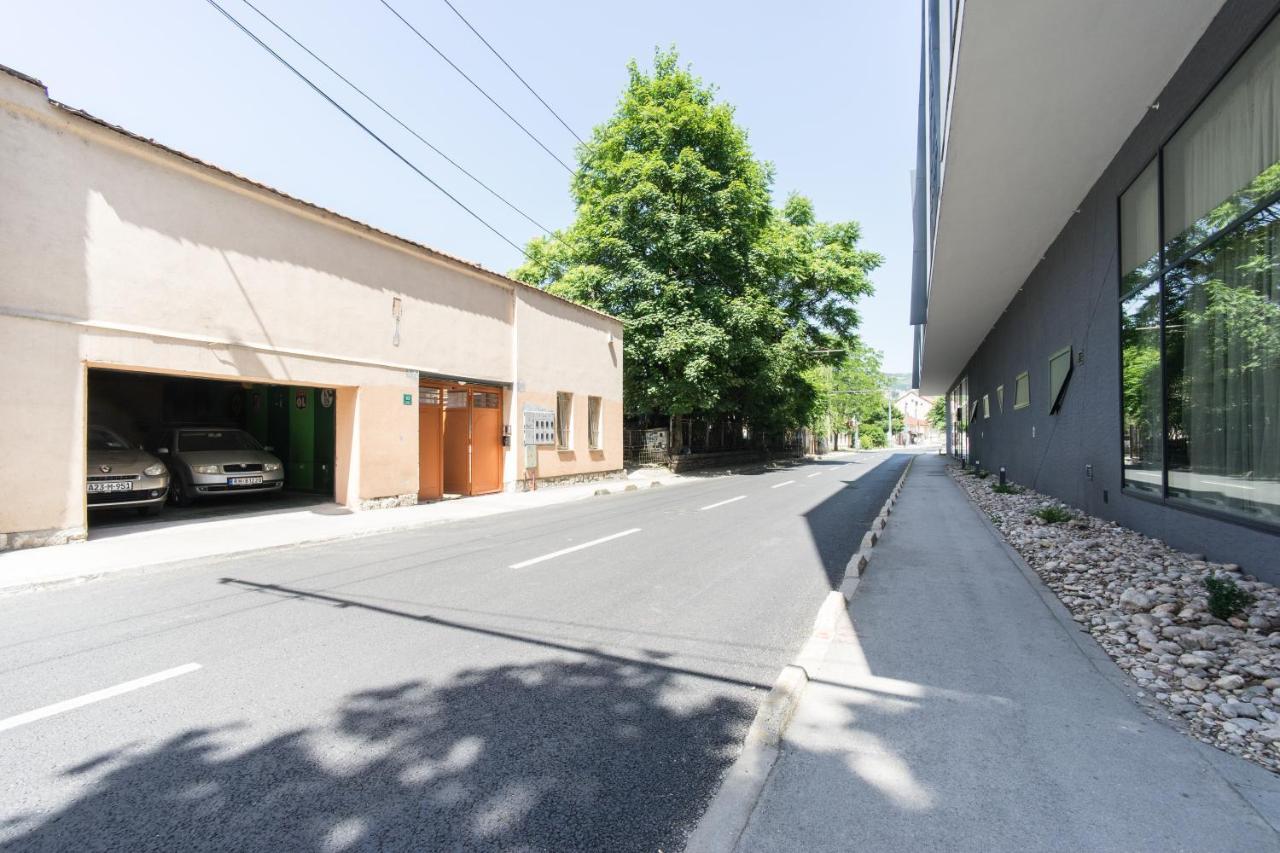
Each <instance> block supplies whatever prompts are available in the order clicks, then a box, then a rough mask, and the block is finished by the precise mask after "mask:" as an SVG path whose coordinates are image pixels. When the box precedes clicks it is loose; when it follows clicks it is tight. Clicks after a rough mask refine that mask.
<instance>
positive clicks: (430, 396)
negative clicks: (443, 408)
mask: <svg viewBox="0 0 1280 853" xmlns="http://www.w3.org/2000/svg"><path fill="white" fill-rule="evenodd" d="M418 405H419V406H438V405H440V389H439V388H432V387H431V386H429V385H424V386H422V387H421V388H419V389H418Z"/></svg>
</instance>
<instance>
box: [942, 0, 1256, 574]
mask: <svg viewBox="0 0 1280 853" xmlns="http://www.w3.org/2000/svg"><path fill="white" fill-rule="evenodd" d="M1277 9H1280V2H1275V0H1268V2H1253V1H1252V0H1232V2H1229V3H1227V5H1226V6H1225V7H1224V8H1223V10H1222V12H1221V13H1220V14H1219V16H1218V17H1217V18H1216V19H1215V20H1214V22H1213V24H1212V25H1211V26H1210V27H1209V29H1208V30H1207V31H1206V33H1205V35H1204V37H1203V38H1202V39H1201V41H1200V42H1199V43H1198V44H1197V45H1196V47H1195V48H1194V49H1193V50H1192V51H1191V53H1190V54H1189V55H1188V57H1187V59H1186V61H1185V62H1184V63H1183V65H1182V66H1181V68H1180V69H1179V70H1178V72H1177V73H1176V74H1175V75H1174V77H1173V78H1172V79H1171V80H1170V82H1169V84H1168V86H1167V87H1166V89H1165V90H1164V91H1163V92H1160V93H1152V98H1151V100H1152V103H1156V102H1158V103H1159V104H1160V108H1159V110H1150V111H1148V113H1147V115H1146V116H1145V118H1143V120H1142V121H1141V122H1140V123H1139V124H1138V126H1137V127H1136V128H1135V130H1134V131H1133V133H1132V135H1131V136H1130V137H1129V139H1128V140H1127V141H1126V142H1125V144H1124V145H1123V146H1122V148H1121V150H1120V151H1119V153H1118V154H1117V155H1116V157H1115V159H1114V160H1113V161H1112V162H1111V164H1110V165H1109V166H1108V168H1107V169H1106V171H1105V172H1104V173H1103V174H1102V176H1101V177H1100V178H1099V180H1098V181H1097V183H1096V184H1095V185H1094V186H1093V188H1092V189H1091V190H1090V191H1089V193H1088V195H1087V196H1086V197H1085V198H1084V199H1083V200H1082V201H1081V203H1080V209H1079V213H1077V214H1076V215H1075V216H1073V217H1072V219H1071V221H1070V222H1069V223H1068V224H1067V225H1066V227H1065V228H1063V230H1062V232H1061V233H1060V234H1059V235H1058V237H1057V238H1056V240H1055V241H1054V242H1053V244H1052V245H1051V246H1050V247H1049V249H1048V251H1047V252H1046V253H1045V257H1044V260H1043V261H1041V263H1040V264H1039V265H1038V266H1037V267H1036V269H1035V270H1034V271H1033V272H1032V274H1031V275H1030V276H1029V277H1028V278H1027V280H1026V282H1025V284H1024V285H1023V288H1022V290H1021V292H1020V293H1019V294H1018V295H1017V296H1016V297H1015V298H1014V299H1013V300H1012V301H1011V302H1010V304H1009V306H1008V308H1007V309H1006V310H1005V312H1004V314H1002V315H1001V316H1000V318H999V319H998V320H997V321H996V322H995V325H994V328H993V329H992V330H991V332H990V333H989V334H988V335H987V337H986V339H985V340H984V341H983V343H982V345H981V346H980V347H979V349H978V351H977V352H976V353H975V354H974V355H973V357H972V359H971V360H970V361H969V363H968V365H967V367H966V368H965V371H964V372H962V373H959V374H957V376H956V378H957V380H958V379H959V378H960V377H961V376H965V375H967V376H968V378H969V400H970V404H971V405H972V403H973V401H975V400H977V401H980V400H981V399H982V396H983V395H984V394H989V395H990V398H991V418H990V419H987V420H984V419H983V418H982V416H981V407H980V408H979V414H978V417H977V418H976V419H975V420H974V421H973V425H972V429H971V430H970V439H971V443H972V451H971V453H970V458H971V459H973V460H975V461H979V462H981V464H982V466H983V467H985V468H988V469H991V470H995V469H997V468H999V467H1000V466H1005V467H1006V468H1007V469H1008V471H1009V476H1010V477H1011V478H1012V479H1014V480H1015V481H1017V482H1020V483H1025V484H1028V485H1030V486H1032V487H1033V488H1035V489H1036V490H1038V491H1041V492H1045V493H1047V494H1050V495H1054V496H1055V497H1058V498H1060V499H1062V500H1064V501H1066V502H1067V503H1070V504H1072V505H1074V506H1077V507H1080V508H1082V509H1084V510H1085V511H1087V512H1089V513H1091V514H1094V515H1099V516H1102V517H1106V518H1112V519H1115V520H1117V521H1119V522H1120V523H1121V524H1124V525H1126V526H1128V527H1131V528H1133V529H1135V530H1139V531H1142V532H1144V533H1147V534H1149V535H1151V536H1156V537H1158V538H1160V539H1163V540H1165V541H1167V542H1169V543H1170V544H1172V545H1173V546H1175V547H1177V548H1181V549H1184V550H1188V551H1191V552H1196V553H1204V554H1207V555H1208V556H1209V557H1210V558H1211V559H1218V560H1224V561H1231V562H1237V563H1240V564H1241V565H1243V566H1245V567H1246V568H1247V569H1248V570H1249V571H1251V572H1253V573H1254V574H1256V575H1258V576H1259V577H1263V578H1266V579H1268V580H1270V581H1272V582H1280V536H1277V535H1276V534H1274V533H1270V532H1267V531H1263V530H1258V529H1254V528H1250V527H1246V526H1243V525H1239V524H1234V523H1231V522H1226V521H1222V520H1219V519H1215V518H1212V517H1208V516H1205V515H1200V514H1197V513H1194V512H1190V511H1186V510H1181V509H1175V508H1172V507H1166V506H1162V505H1160V504H1157V503H1152V502H1150V501H1146V500H1143V499H1140V498H1135V497H1132V496H1129V495H1126V494H1122V493H1121V489H1120V485H1121V446H1120V438H1121V426H1120V355H1119V324H1120V321H1119V305H1118V301H1119V271H1118V242H1119V237H1118V235H1119V223H1118V219H1117V216H1118V213H1117V199H1118V198H1119V196H1120V193H1121V192H1122V191H1123V190H1124V188H1125V187H1126V186H1127V185H1128V184H1129V183H1130V182H1131V181H1132V180H1133V178H1135V177H1136V176H1137V174H1138V173H1139V172H1140V171H1141V170H1142V169H1143V168H1144V167H1145V166H1146V165H1147V163H1149V162H1150V160H1151V158H1152V157H1154V156H1155V154H1156V152H1157V150H1158V149H1159V147H1160V145H1161V144H1162V143H1163V142H1164V141H1165V140H1166V139H1167V138H1168V137H1169V136H1170V135H1171V134H1172V133H1173V131H1174V130H1175V129H1176V128H1177V126H1178V125H1179V124H1180V123H1181V122H1182V121H1183V120H1184V119H1185V118H1186V117H1187V115H1189V114H1190V112H1191V111H1192V110H1193V109H1194V107H1195V105H1196V104H1197V103H1198V102H1199V100H1200V99H1201V98H1202V97H1203V96H1204V95H1205V94H1206V93H1207V92H1208V91H1209V90H1210V88H1212V86H1213V84H1214V83H1215V82H1216V81H1217V79H1218V78H1219V77H1220V76H1221V75H1222V74H1223V73H1224V72H1225V71H1226V69H1227V68H1228V67H1229V65H1230V64H1231V62H1232V60H1233V59H1234V58H1235V57H1236V56H1238V55H1239V53H1240V52H1241V51H1242V50H1243V49H1244V48H1245V47H1246V46H1247V45H1248V43H1249V42H1250V41H1251V40H1252V38H1253V36H1254V35H1255V34H1256V33H1257V32H1259V31H1260V29H1261V28H1262V26H1263V25H1265V23H1266V22H1267V21H1268V20H1270V18H1271V16H1272V15H1273V14H1274V13H1275V12H1276V11H1277ZM1049 168H1051V166H1049ZM1069 344H1070V345H1072V346H1073V347H1074V348H1075V352H1076V354H1077V355H1078V356H1083V361H1082V362H1080V361H1078V362H1077V363H1076V364H1075V367H1074V374H1073V376H1072V378H1071V382H1070V385H1069V387H1068V391H1067V394H1066V398H1065V401H1064V404H1063V406H1062V409H1061V411H1060V412H1059V413H1058V414H1056V415H1050V414H1049V413H1048V408H1049V399H1048V394H1049V368H1048V358H1049V356H1050V355H1052V354H1053V353H1055V352H1056V351H1058V350H1059V349H1061V348H1063V347H1065V346H1067V345H1069ZM1023 371H1027V372H1028V373H1029V376H1030V384H1031V406H1030V407H1029V408H1025V409H1022V410H1019V411H1014V410H1013V397H1014V380H1015V377H1016V376H1017V375H1018V374H1019V373H1021V372H1023ZM997 385H1004V411H1003V412H1000V411H999V408H998V406H997V402H996V397H995V389H996V386H997ZM1089 465H1091V466H1092V468H1093V479H1092V480H1090V479H1088V477H1087V476H1086V466H1089Z"/></svg>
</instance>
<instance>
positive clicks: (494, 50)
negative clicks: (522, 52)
mask: <svg viewBox="0 0 1280 853" xmlns="http://www.w3.org/2000/svg"><path fill="white" fill-rule="evenodd" d="M444 5H446V6H448V7H449V9H450V10H451V11H452V12H453V14H455V15H457V16H458V20H460V21H462V23H464V24H466V25H467V29H469V30H471V32H473V33H475V37H476V38H478V39H480V41H481V42H483V43H484V46H485V47H487V48H489V52H490V53H492V54H493V55H494V56H496V57H498V61H499V62H501V63H502V64H503V65H505V66H507V70H508V71H510V72H511V73H512V74H514V75H515V76H516V79H517V80H519V81H520V82H521V83H523V84H524V87H525V88H526V89H528V90H529V92H530V93H531V94H532V95H533V96H534V97H535V98H537V99H538V103H540V104H542V105H543V106H544V107H546V108H547V112H549V113H551V114H552V115H553V116H555V117H556V121H558V122H560V124H561V125H563V126H564V129H565V130H567V131H569V132H570V133H571V134H573V138H574V139H576V140H578V141H579V142H582V141H583V139H582V137H581V136H579V135H578V134H577V132H576V131H575V130H574V129H573V128H572V127H569V123H568V122H567V121H565V120H564V119H562V118H561V117H560V113H558V112H556V111H555V110H553V109H552V108H551V105H550V104H548V103H547V102H546V101H545V100H544V99H543V97H542V96H541V95H539V94H538V93H537V92H535V91H534V90H533V87H532V86H530V85H529V82H528V81H527V80H525V79H524V78H523V77H521V76H520V72H519V71H516V70H515V69H514V68H512V67H511V63H510V62H507V60H506V59H505V58H504V57H503V55H502V54H501V53H498V49H497V48H496V47H494V46H493V45H491V44H489V40H488V39H486V38H485V37H484V36H482V35H480V31H479V30H477V29H476V28H475V27H474V26H472V25H471V22H470V21H468V20H467V19H466V18H464V17H463V16H462V13H461V12H459V11H458V7H456V6H454V5H453V4H452V3H450V2H449V0H444Z"/></svg>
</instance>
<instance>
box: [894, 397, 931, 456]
mask: <svg viewBox="0 0 1280 853" xmlns="http://www.w3.org/2000/svg"><path fill="white" fill-rule="evenodd" d="M935 399H936V398H934V397H926V396H924V395H923V394H921V393H920V392H919V391H917V390H915V389H912V390H909V391H906V392H904V393H902V394H899V395H898V396H897V397H895V398H894V400H893V409H894V411H895V412H897V413H898V414H899V415H900V416H901V418H902V420H901V422H900V423H899V424H895V427H896V430H895V432H894V435H895V437H896V439H897V441H898V443H899V444H936V443H939V442H941V441H942V433H940V432H938V431H937V430H935V429H934V428H933V425H932V424H931V423H929V410H930V409H931V408H933V401H934V400H935Z"/></svg>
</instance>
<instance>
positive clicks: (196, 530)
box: [0, 472, 695, 595]
mask: <svg viewBox="0 0 1280 853" xmlns="http://www.w3.org/2000/svg"><path fill="white" fill-rule="evenodd" d="M694 479H695V478H693V477H690V476H687V475H686V476H680V475H673V474H671V473H670V472H668V473H666V474H665V475H660V476H654V475H653V474H652V473H651V472H648V473H645V474H643V475H641V476H640V477H638V478H636V479H625V480H624V479H619V480H610V481H603V482H590V483H583V484H580V485H573V486H556V487H553V488H543V489H539V490H537V491H534V492H502V493H499V494H494V495H481V496H478V497H474V498H466V499H460V500H449V501H437V502H434V503H424V504H419V505H417V506H410V507H396V508H392V509H378V510H367V511H364V512H352V511H351V510H348V509H347V508H345V507H342V506H339V505H337V504H333V503H321V504H315V505H313V506H307V507H302V508H296V509H285V510H281V511H279V512H261V511H259V512H253V513H246V514H244V515H229V516H224V517H221V518H212V519H204V520H200V521H198V522H194V523H176V524H165V523H163V522H160V523H156V522H141V523H138V524H135V525H131V526H129V527H115V528H111V529H110V531H109V533H108V534H107V535H104V536H103V537H102V538H94V537H93V536H92V535H90V538H89V540H88V541H87V542H75V543H71V544H67V545H55V546H49V547H45V548H33V549H29V550H21V551H6V552H4V553H0V595H4V594H11V593H15V592H22V591H27V590H30V589H32V588H36V587H43V586H49V585H59V584H65V583H70V582H77V581H84V580H91V579H93V578H96V577H100V576H102V575H104V574H111V573H113V572H119V571H124V570H128V569H138V568H145V567H148V566H157V565H161V564H164V563H174V562H180V561H186V560H197V559H205V558H211V557H221V556H227V555H231V554H238V553H243V552H246V551H258V550H263V549H266V548H280V547H285V546H289V545H302V544H307V543H312V542H323V541H328V540H336V539H347V538H351V537H356V536H370V535H375V534H379V533H388V532H391V531H394V530H405V529H409V528H414V527H423V526H427V525H434V524H448V523H450V522H457V521H464V520H467V519H472V518H483V517H486V516H492V515H499V514H502V513H507V512H515V511H517V510H524V509H536V508H539V507H547V506H555V505H558V504H564V503H569V502H571V501H577V500H582V499H584V498H589V497H592V496H594V495H596V494H597V493H598V492H599V491H600V490H601V489H605V490H607V491H609V492H610V493H612V492H615V491H616V492H621V491H623V489H624V488H625V487H626V486H628V485H632V486H634V485H635V484H636V482H637V481H639V482H643V483H645V484H646V485H648V484H651V483H661V484H663V485H676V484H678V483H682V482H691V481H694Z"/></svg>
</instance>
